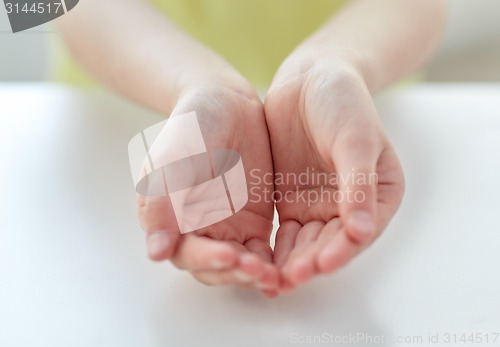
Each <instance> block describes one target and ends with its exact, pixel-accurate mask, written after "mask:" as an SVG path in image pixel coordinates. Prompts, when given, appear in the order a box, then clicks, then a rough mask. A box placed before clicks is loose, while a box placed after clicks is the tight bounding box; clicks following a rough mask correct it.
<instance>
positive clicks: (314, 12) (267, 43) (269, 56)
mask: <svg viewBox="0 0 500 347" xmlns="http://www.w3.org/2000/svg"><path fill="white" fill-rule="evenodd" d="M150 2H151V4H152V5H153V6H154V7H155V8H157V9H158V10H159V11H161V12H163V13H165V15H167V16H168V17H169V18H170V19H171V20H172V21H173V22H175V23H176V24H177V25H178V26H179V27H181V28H183V29H184V30H185V31H186V32H187V33H189V34H190V35H191V36H192V37H194V38H195V39H197V40H198V41H200V42H202V43H204V44H205V45H207V46H208V47H210V48H212V49H213V50H214V51H215V52H217V53H219V54H220V55H221V56H222V57H224V58H225V59H226V60H227V61H229V62H230V63H231V64H232V65H233V66H235V67H236V69H237V70H238V71H240V73H241V74H242V75H243V76H245V77H246V78H247V79H248V80H250V82H252V83H253V84H254V85H256V86H258V87H265V86H267V85H269V83H270V82H271V80H272V77H273V75H274V73H275V72H276V70H277V68H278V67H279V65H280V64H281V62H282V61H283V60H284V59H285V58H286V57H287V56H288V54H290V53H291V52H292V50H293V49H294V48H295V47H296V46H297V45H298V44H299V43H300V42H301V41H303V40H304V39H305V38H306V37H307V36H308V35H310V34H311V33H313V32H314V31H315V30H316V29H317V28H318V27H319V26H321V24H322V23H323V22H324V21H325V20H326V19H328V18H329V17H330V16H331V15H332V13H334V12H335V11H336V10H338V9H339V8H340V7H341V6H342V5H343V3H345V0H150ZM59 51H60V52H58V54H56V63H55V66H56V72H55V73H56V79H57V80H60V81H64V82H67V83H72V84H80V85H81V84H87V85H89V84H93V81H92V80H91V79H90V77H88V76H87V75H86V74H85V72H83V71H82V70H81V69H80V68H79V67H78V66H77V65H76V64H75V63H74V62H73V61H72V60H71V58H70V57H69V55H68V54H67V52H65V51H64V50H63V49H62V48H59Z"/></svg>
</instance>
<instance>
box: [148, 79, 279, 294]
mask: <svg viewBox="0 0 500 347" xmlns="http://www.w3.org/2000/svg"><path fill="white" fill-rule="evenodd" d="M192 111H195V112H196V114H197V117H198V121H199V122H200V125H201V129H202V132H203V135H204V140H205V143H206V146H207V148H208V149H209V150H210V149H211V148H227V149H233V150H235V151H237V152H238V153H239V154H240V155H241V157H242V160H243V165H244V167H245V171H246V176H247V181H249V171H250V170H251V169H258V171H257V172H259V173H260V174H262V175H264V174H267V175H272V170H273V168H272V162H271V151H270V144H269V135H268V131H267V127H266V123H265V117H264V109H263V105H262V103H261V102H260V100H259V99H258V97H257V95H256V94H255V93H254V92H253V91H252V90H251V89H250V88H248V87H246V86H245V87H241V86H240V84H239V83H238V84H236V85H235V84H234V83H231V82H229V81H217V82H208V83H205V84H204V85H202V86H197V87H195V88H188V89H187V90H186V91H184V92H182V93H181V95H180V97H179V99H178V101H177V103H176V106H175V107H174V110H173V112H172V114H179V115H180V114H184V113H188V112H192ZM181 117H182V116H181ZM160 137H161V134H160ZM163 140H165V139H163ZM159 141H160V142H161V141H162V139H161V138H159V139H158V140H157V142H159ZM153 147H154V146H153ZM161 151H162V149H160V153H159V154H158V153H155V155H161ZM164 151H165V152H164V155H166V153H167V152H168V148H165V149H164ZM155 152H157V148H156V149H155ZM267 181H268V182H269V180H267ZM270 183H271V184H270V185H269V184H268V186H267V187H266V184H265V183H264V180H262V184H261V186H260V187H259V191H260V192H264V191H265V188H267V190H268V191H272V189H273V187H272V182H270ZM249 197H250V194H249ZM253 197H254V199H250V201H249V202H248V203H247V205H246V206H245V207H244V208H243V209H242V210H241V211H239V212H238V213H237V214H236V215H234V216H232V217H231V218H228V219H226V220H224V221H221V222H218V223H216V224H213V225H211V226H209V227H206V228H203V229H201V230H198V231H195V232H190V233H187V234H183V235H180V232H179V227H178V225H177V222H176V219H175V215H174V213H173V209H172V206H171V202H170V199H169V198H152V197H146V196H142V195H139V196H138V209H139V218H140V221H141V224H142V227H143V228H144V230H145V231H146V233H147V236H148V251H149V256H150V258H152V259H153V260H165V259H170V260H171V261H172V263H173V264H174V265H175V266H177V267H178V268H180V269H185V270H188V271H190V272H191V274H192V275H193V277H195V278H196V279H197V280H199V281H200V282H202V283H205V284H208V285H222V284H236V285H241V286H245V287H248V286H251V287H257V288H259V289H262V290H263V291H264V293H265V294H268V295H270V296H271V295H273V293H274V292H275V291H276V289H277V288H278V286H279V274H278V270H277V268H276V266H275V265H274V264H273V263H272V261H273V257H272V250H271V247H270V245H269V236H270V233H271V230H272V219H273V212H274V210H273V203H272V201H270V200H269V199H267V200H266V199H264V198H263V199H260V200H261V201H260V202H259V201H258V200H259V199H255V195H253ZM212 212H216V211H212Z"/></svg>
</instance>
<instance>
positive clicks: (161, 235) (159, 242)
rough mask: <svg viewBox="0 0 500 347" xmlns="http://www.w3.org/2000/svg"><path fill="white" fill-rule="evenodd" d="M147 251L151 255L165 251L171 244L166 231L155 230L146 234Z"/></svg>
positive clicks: (154, 255)
mask: <svg viewBox="0 0 500 347" xmlns="http://www.w3.org/2000/svg"><path fill="white" fill-rule="evenodd" d="M147 242H148V252H149V255H150V256H151V257H156V256H159V255H160V254H162V253H163V252H165V251H167V250H168V249H169V248H170V245H171V244H172V240H171V238H170V235H169V234H168V233H167V232H166V231H164V232H163V231H157V232H154V233H152V234H149V235H148V241H147Z"/></svg>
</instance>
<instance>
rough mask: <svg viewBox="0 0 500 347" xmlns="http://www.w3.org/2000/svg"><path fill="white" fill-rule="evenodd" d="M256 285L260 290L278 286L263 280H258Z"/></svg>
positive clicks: (273, 288) (272, 288)
mask: <svg viewBox="0 0 500 347" xmlns="http://www.w3.org/2000/svg"><path fill="white" fill-rule="evenodd" d="M255 286H256V287H257V288H258V289H260V290H276V286H271V285H269V284H264V283H262V282H257V283H256V284H255Z"/></svg>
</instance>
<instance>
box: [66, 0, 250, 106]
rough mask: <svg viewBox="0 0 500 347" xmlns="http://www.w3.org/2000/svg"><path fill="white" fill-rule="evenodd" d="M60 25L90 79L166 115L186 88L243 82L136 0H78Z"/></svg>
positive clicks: (221, 62)
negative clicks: (214, 83) (205, 82)
mask: <svg viewBox="0 0 500 347" xmlns="http://www.w3.org/2000/svg"><path fill="white" fill-rule="evenodd" d="M59 26H60V29H61V31H62V33H63V37H64V39H65V41H66V42H67V45H68V46H69V49H70V51H71V53H72V54H73V56H74V57H75V59H76V60H77V61H78V62H79V63H80V64H82V65H83V66H84V67H85V68H86V69H87V70H88V71H89V72H90V73H91V74H92V75H93V76H94V77H96V78H97V79H98V80H100V81H101V82H103V83H104V84H106V85H108V86H109V87H111V88H112V89H114V90H116V91H117V92H119V93H121V94H123V95H125V96H126V97H128V98H130V99H133V100H135V101H137V102H139V103H140V104H142V105H144V106H146V107H149V108H152V109H154V110H156V111H159V112H163V113H165V114H169V113H170V111H171V109H172V107H173V106H174V105H173V104H174V103H175V101H176V100H177V98H178V96H179V95H180V93H182V91H183V90H185V89H186V88H188V87H189V86H193V85H196V84H200V85H201V84H203V83H204V81H208V80H210V79H214V78H216V79H218V80H220V81H222V82H224V81H225V80H230V81H231V82H233V81H235V80H237V81H239V80H240V79H241V80H242V78H241V77H240V76H239V74H238V73H237V72H236V71H235V70H234V69H233V68H232V67H231V66H230V65H229V64H228V63H226V62H225V61H224V60H223V59H222V58H220V57H218V56H217V55H216V54H215V53H213V52H212V51H210V50H209V49H208V48H206V47H204V46H203V45H201V44H199V43H197V42H196V41H195V40H193V39H191V38H190V37H189V36H188V35H186V34H184V33H183V32H182V31H181V30H179V29H178V28H177V27H176V26H175V25H173V24H172V23H170V22H169V21H168V19H166V18H165V17H163V16H162V15H160V14H158V13H156V12H155V10H154V9H152V8H150V7H149V6H148V5H147V4H146V3H145V2H144V1H141V0H107V1H102V0H86V1H82V2H81V3H80V4H79V6H78V7H76V8H75V9H74V10H73V11H71V12H70V13H69V14H68V15H67V16H64V18H61V20H60V25H59ZM231 82H228V83H231Z"/></svg>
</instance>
